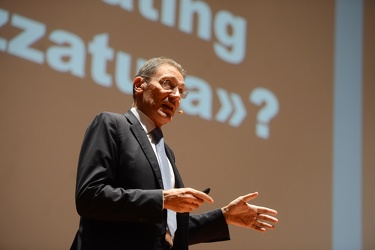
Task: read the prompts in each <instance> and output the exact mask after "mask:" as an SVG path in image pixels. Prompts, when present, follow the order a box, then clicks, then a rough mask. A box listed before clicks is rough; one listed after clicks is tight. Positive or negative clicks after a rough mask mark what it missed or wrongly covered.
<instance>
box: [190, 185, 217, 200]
mask: <svg viewBox="0 0 375 250" xmlns="http://www.w3.org/2000/svg"><path fill="white" fill-rule="evenodd" d="M185 193H189V194H192V195H193V196H194V197H195V198H198V199H202V200H204V201H206V202H208V203H213V202H214V199H212V197H211V196H209V195H208V194H205V193H203V192H201V191H198V190H196V189H192V188H191V189H188V190H187V191H186V192H185Z"/></svg>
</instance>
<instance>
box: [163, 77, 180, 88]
mask: <svg viewBox="0 0 375 250" xmlns="http://www.w3.org/2000/svg"><path fill="white" fill-rule="evenodd" d="M165 80H170V81H171V80H174V81H175V82H177V83H178V85H179V86H181V85H183V86H184V87H185V82H182V83H180V82H179V81H178V79H177V77H174V76H163V77H161V78H160V81H165Z"/></svg>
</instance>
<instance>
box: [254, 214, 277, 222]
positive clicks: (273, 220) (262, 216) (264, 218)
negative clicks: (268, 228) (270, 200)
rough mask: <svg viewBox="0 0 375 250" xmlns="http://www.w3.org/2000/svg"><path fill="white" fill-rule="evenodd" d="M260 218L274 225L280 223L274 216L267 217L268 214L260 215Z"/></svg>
mask: <svg viewBox="0 0 375 250" xmlns="http://www.w3.org/2000/svg"><path fill="white" fill-rule="evenodd" d="M258 218H259V219H261V220H266V221H270V222H272V223H277V222H279V220H278V219H277V218H275V217H273V216H270V215H266V214H259V215H258Z"/></svg>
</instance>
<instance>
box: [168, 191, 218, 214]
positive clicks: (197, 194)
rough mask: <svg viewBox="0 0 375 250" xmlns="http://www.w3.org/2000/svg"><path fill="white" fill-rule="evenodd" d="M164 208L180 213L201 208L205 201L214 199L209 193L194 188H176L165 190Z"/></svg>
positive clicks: (210, 201) (209, 201)
mask: <svg viewBox="0 0 375 250" xmlns="http://www.w3.org/2000/svg"><path fill="white" fill-rule="evenodd" d="M163 195H164V208H165V209H170V210H173V211H175V212H178V213H186V212H191V211H192V210H194V209H197V208H199V206H201V205H202V204H203V203H204V202H205V201H206V202H208V203H213V202H214V200H213V199H212V198H211V197H210V196H208V195H207V194H205V193H203V192H201V191H198V190H196V189H193V188H175V189H169V190H164V191H163Z"/></svg>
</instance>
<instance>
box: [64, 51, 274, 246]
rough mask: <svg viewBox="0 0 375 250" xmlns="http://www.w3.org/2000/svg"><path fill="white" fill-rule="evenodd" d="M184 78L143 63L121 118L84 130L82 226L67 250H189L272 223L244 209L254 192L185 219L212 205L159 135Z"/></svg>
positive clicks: (269, 215) (263, 211)
mask: <svg viewBox="0 0 375 250" xmlns="http://www.w3.org/2000/svg"><path fill="white" fill-rule="evenodd" d="M184 77H185V71H184V70H183V69H182V67H181V66H180V65H179V64H178V63H176V62H175V61H173V60H171V59H168V58H163V57H159V58H153V59H151V60H149V61H147V62H146V63H145V64H144V65H143V66H142V68H141V69H140V70H139V71H138V73H137V75H136V77H135V78H134V82H133V87H134V91H133V94H134V95H133V97H134V104H133V107H132V108H131V109H130V110H129V111H128V112H127V113H126V114H125V115H121V114H115V113H101V114H99V115H97V116H96V117H95V119H94V120H93V121H92V122H91V124H90V125H89V127H88V129H87V131H86V134H85V137H84V140H83V144H82V148H81V153H80V157H79V163H78V172H77V187H76V207H77V211H78V213H79V215H80V216H81V219H80V225H79V230H78V232H77V234H76V237H75V239H74V242H73V245H72V247H71V249H80V250H88V249H90V250H91V249H101V250H103V249H106V250H114V249H134V250H143V249H144V250H152V249H155V250H162V249H178V250H180V249H188V245H191V244H196V243H201V242H214V241H223V240H229V230H228V224H233V225H237V226H242V227H248V228H253V229H255V230H258V231H260V232H265V231H266V230H267V229H272V228H273V227H274V226H273V223H276V222H277V221H278V220H277V219H276V218H275V217H273V216H274V215H276V214H277V212H276V211H275V210H273V209H269V208H265V207H259V206H255V205H250V204H248V203H247V202H248V201H250V200H251V199H254V198H255V197H256V196H257V195H258V194H257V193H250V194H248V195H244V196H241V197H238V198H237V199H235V200H234V201H232V202H231V203H229V204H228V205H227V206H225V207H223V208H218V209H215V210H212V211H210V212H207V213H204V214H200V215H190V214H189V212H191V211H193V210H194V209H197V208H199V206H200V205H202V204H203V203H204V202H208V203H212V202H213V199H212V198H211V197H210V196H209V195H208V194H206V193H204V192H201V191H198V190H195V189H193V188H185V187H184V184H183V182H182V179H181V176H180V174H179V172H178V169H177V167H176V165H175V156H174V154H173V152H172V150H171V149H170V148H169V147H168V146H167V145H166V144H165V143H164V138H163V136H162V132H161V129H160V128H161V127H162V126H163V125H164V124H167V123H169V122H171V121H172V118H173V115H174V114H175V113H176V111H177V110H178V108H179V105H180V101H181V99H182V98H184V97H186V95H187V93H186V90H185V84H184ZM177 112H178V111H177Z"/></svg>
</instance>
